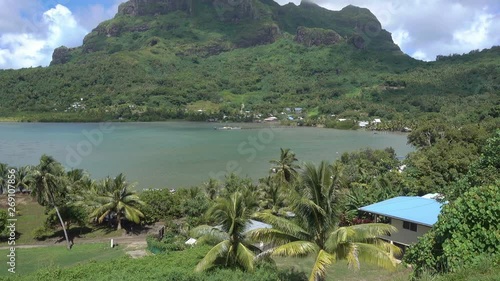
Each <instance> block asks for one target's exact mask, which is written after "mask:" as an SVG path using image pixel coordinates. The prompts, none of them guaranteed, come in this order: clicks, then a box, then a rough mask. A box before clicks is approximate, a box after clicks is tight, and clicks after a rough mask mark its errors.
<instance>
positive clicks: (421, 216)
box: [359, 194, 444, 248]
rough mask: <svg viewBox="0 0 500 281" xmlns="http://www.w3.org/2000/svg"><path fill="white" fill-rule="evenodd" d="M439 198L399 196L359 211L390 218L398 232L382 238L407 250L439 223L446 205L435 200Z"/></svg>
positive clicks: (430, 196)
mask: <svg viewBox="0 0 500 281" xmlns="http://www.w3.org/2000/svg"><path fill="white" fill-rule="evenodd" d="M438 196H439V195H437V194H428V195H426V196H423V197H418V196H399V197H395V198H391V199H388V200H384V201H382V202H378V203H375V204H371V205H368V206H365V207H362V208H359V210H360V211H364V212H367V213H370V214H373V215H375V216H384V217H387V218H389V219H390V224H391V225H393V226H394V227H396V228H397V230H398V231H397V232H395V233H392V234H391V235H390V236H388V235H384V236H381V237H380V238H382V239H384V240H387V241H389V242H392V243H394V244H396V245H398V246H401V247H403V248H405V247H407V246H409V245H411V244H413V243H416V242H417V241H418V237H420V236H422V235H424V234H425V233H426V232H427V231H429V230H430V229H431V228H432V226H433V225H434V224H435V223H436V222H437V220H438V216H439V214H440V213H441V207H442V206H443V204H444V203H442V202H439V201H437V200H435V198H436V197H438Z"/></svg>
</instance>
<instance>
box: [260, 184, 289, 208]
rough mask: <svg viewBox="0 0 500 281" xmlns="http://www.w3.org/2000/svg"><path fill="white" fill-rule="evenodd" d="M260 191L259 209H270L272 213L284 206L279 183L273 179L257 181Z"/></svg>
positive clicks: (282, 193)
mask: <svg viewBox="0 0 500 281" xmlns="http://www.w3.org/2000/svg"><path fill="white" fill-rule="evenodd" d="M259 187H260V189H261V194H262V198H261V202H260V203H261V207H263V208H264V209H271V210H272V211H273V212H274V213H277V212H278V210H279V209H280V208H281V207H282V206H283V205H284V192H283V190H282V188H281V185H280V183H279V182H278V181H277V180H276V179H275V178H273V177H271V176H268V177H266V178H263V179H260V180H259Z"/></svg>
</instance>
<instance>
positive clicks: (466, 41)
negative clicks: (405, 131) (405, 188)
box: [0, 0, 500, 69]
mask: <svg viewBox="0 0 500 281" xmlns="http://www.w3.org/2000/svg"><path fill="white" fill-rule="evenodd" d="M310 1H315V2H316V3H317V4H318V5H320V6H322V7H325V8H327V9H330V10H340V9H342V8H343V7H345V6H347V5H349V4H352V5H356V6H360V7H366V8H369V9H370V10H371V11H372V12H373V13H374V14H375V15H376V16H377V18H378V19H379V20H380V22H381V23H382V26H383V28H384V29H386V30H388V31H389V32H391V33H392V37H393V39H394V41H395V42H396V43H397V44H398V45H399V46H400V47H401V49H402V50H403V51H404V52H405V53H407V54H409V55H410V56H412V57H414V58H417V59H422V60H434V59H435V57H436V55H440V54H444V55H447V54H453V53H460V54H461V53H466V52H469V51H471V50H475V49H484V48H490V47H491V46H494V45H500V1H498V0H378V1H374V0H310ZM122 2H125V0H0V69H7V68H15V69H16V68H22V67H35V66H46V65H48V64H49V63H50V60H51V57H52V52H53V50H54V48H57V47H59V46H61V45H65V46H67V47H76V46H80V45H81V44H82V40H83V38H84V37H85V35H86V34H87V33H88V32H90V31H91V30H92V29H93V28H94V27H96V26H97V25H98V24H99V23H100V22H102V21H104V20H106V19H110V18H112V17H113V16H114V15H115V14H116V12H117V9H118V5H119V4H120V3H122ZM277 2H278V3H280V4H282V5H283V4H286V3H288V2H294V3H295V4H299V3H300V0H277Z"/></svg>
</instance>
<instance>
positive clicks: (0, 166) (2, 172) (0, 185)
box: [0, 163, 9, 194]
mask: <svg viewBox="0 0 500 281" xmlns="http://www.w3.org/2000/svg"><path fill="white" fill-rule="evenodd" d="M8 170H9V166H8V165H7V164H4V163H0V194H3V193H4V191H5V190H6V189H7V179H8V178H7V175H8Z"/></svg>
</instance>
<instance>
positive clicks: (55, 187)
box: [29, 155, 71, 249]
mask: <svg viewBox="0 0 500 281" xmlns="http://www.w3.org/2000/svg"><path fill="white" fill-rule="evenodd" d="M29 178H30V181H31V182H32V188H33V190H32V192H31V195H32V196H33V197H35V198H36V200H37V202H38V203H39V204H40V205H42V206H45V207H49V208H54V209H55V211H56V214H57V217H58V218H59V222H60V223H61V227H62V229H63V232H64V237H65V238H66V242H67V247H68V249H71V243H70V241H69V238H68V233H67V231H66V226H65V224H64V221H63V219H62V217H61V213H60V212H59V208H58V205H59V204H62V203H61V202H63V200H64V197H65V196H66V193H67V188H66V187H67V183H66V178H65V173H64V168H63V166H62V165H61V164H60V163H59V162H57V161H56V160H55V159H54V158H53V157H51V156H47V155H42V157H41V158H40V164H38V166H36V167H35V168H34V169H33V170H32V172H31V174H30V176H29Z"/></svg>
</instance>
